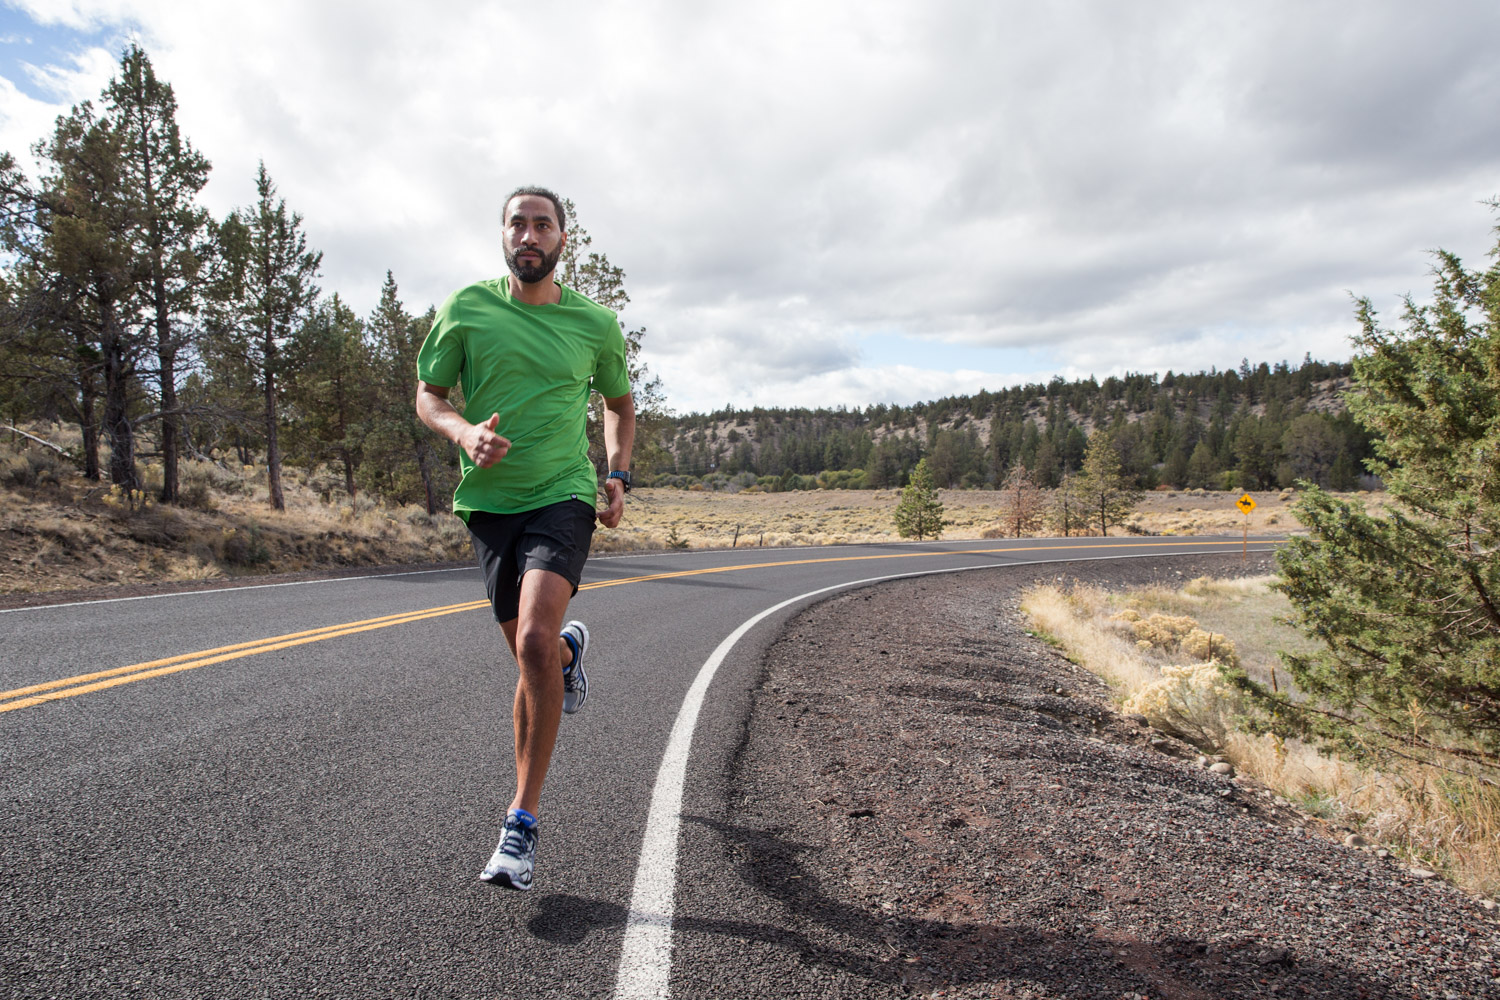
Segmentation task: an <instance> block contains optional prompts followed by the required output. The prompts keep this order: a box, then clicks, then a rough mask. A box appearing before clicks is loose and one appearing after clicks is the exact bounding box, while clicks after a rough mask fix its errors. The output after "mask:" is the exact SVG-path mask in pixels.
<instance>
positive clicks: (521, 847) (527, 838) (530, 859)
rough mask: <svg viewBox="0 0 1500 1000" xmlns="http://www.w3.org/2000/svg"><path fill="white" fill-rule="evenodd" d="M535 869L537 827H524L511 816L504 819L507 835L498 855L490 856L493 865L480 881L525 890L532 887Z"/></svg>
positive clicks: (496, 852) (501, 841) (481, 874)
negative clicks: (532, 874)
mask: <svg viewBox="0 0 1500 1000" xmlns="http://www.w3.org/2000/svg"><path fill="white" fill-rule="evenodd" d="M535 867H536V827H535V826H527V825H525V824H524V823H522V822H521V820H520V818H519V817H517V816H516V815H515V814H514V813H511V814H509V815H507V816H506V817H505V832H504V833H503V834H501V836H500V844H499V846H497V847H496V848H495V853H494V854H492V855H490V863H489V864H487V865H485V866H484V871H482V872H480V873H479V880H480V881H481V882H488V883H490V884H491V885H503V886H505V887H506V888H509V889H520V890H523V891H524V890H526V889H530V888H531V872H532V869H533V868H535Z"/></svg>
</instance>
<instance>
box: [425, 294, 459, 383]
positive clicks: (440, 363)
mask: <svg viewBox="0 0 1500 1000" xmlns="http://www.w3.org/2000/svg"><path fill="white" fill-rule="evenodd" d="M457 314H458V296H457V295H456V294H455V295H452V296H449V298H448V301H446V302H444V303H443V304H442V306H440V307H439V308H438V311H437V315H436V317H434V319H433V321H432V329H431V330H429V331H428V332H427V339H426V340H424V341H422V350H421V351H419V352H418V353H417V378H419V379H421V380H422V381H423V382H426V383H427V384H428V385H440V386H443V387H444V388H448V389H451V388H453V387H454V386H455V385H457V384H458V380H459V376H460V375H462V374H463V370H464V338H463V327H462V326H461V325H460V324H459V322H458V319H457Z"/></svg>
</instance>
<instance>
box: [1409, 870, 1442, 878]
mask: <svg viewBox="0 0 1500 1000" xmlns="http://www.w3.org/2000/svg"><path fill="white" fill-rule="evenodd" d="M1411 877H1412V878H1420V879H1429V878H1437V872H1430V871H1428V870H1427V869H1426V868H1413V869H1412V870H1411Z"/></svg>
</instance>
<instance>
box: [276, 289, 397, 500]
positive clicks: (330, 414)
mask: <svg viewBox="0 0 1500 1000" xmlns="http://www.w3.org/2000/svg"><path fill="white" fill-rule="evenodd" d="M364 334H365V328H364V324H363V323H361V322H360V320H359V317H358V316H356V315H355V314H354V310H353V309H351V308H349V306H347V305H346V304H345V303H344V301H343V299H341V298H340V297H339V296H338V294H337V293H335V294H334V296H333V298H332V299H330V300H329V301H328V302H326V303H324V304H323V305H321V306H319V307H318V309H317V310H316V311H315V312H314V313H313V315H312V316H311V318H309V319H308V321H307V322H306V323H304V324H303V325H302V328H301V329H300V330H299V331H298V332H297V334H296V336H295V338H294V342H293V344H292V345H291V347H290V349H289V350H290V353H291V354H293V355H294V356H295V357H296V358H297V359H298V364H297V366H296V370H295V372H294V377H293V379H292V381H291V383H290V385H289V386H288V398H289V402H290V403H291V404H292V406H293V407H294V408H295V410H296V412H297V420H296V423H295V425H294V428H293V429H294V430H295V433H296V437H297V443H298V445H299V447H300V450H301V452H302V453H303V454H304V455H305V456H306V458H307V461H308V464H309V465H315V464H317V463H318V462H323V461H336V462H337V463H338V465H339V468H340V469H341V471H342V472H343V477H344V491H345V492H346V493H348V495H349V499H350V500H353V499H354V497H355V493H356V491H357V485H356V482H355V475H356V474H357V473H358V471H359V467H360V463H361V462H363V460H364V436H365V433H366V428H367V425H368V424H369V421H370V418H371V415H372V414H374V413H376V412H377V411H378V410H380V409H382V405H381V404H380V403H378V402H377V395H376V376H375V371H374V362H373V358H372V357H371V351H370V347H369V345H368V344H366V343H365V336H364Z"/></svg>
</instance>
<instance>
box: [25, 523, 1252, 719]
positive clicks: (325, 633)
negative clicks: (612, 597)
mask: <svg viewBox="0 0 1500 1000" xmlns="http://www.w3.org/2000/svg"><path fill="white" fill-rule="evenodd" d="M1235 544H1238V543H1236V542H1120V543H1112V544H1098V545H1087V546H1085V545H1064V546H1058V545H1034V546H1027V547H1023V548H1004V549H965V550H959V551H952V550H946V551H936V552H893V553H882V554H880V555H870V556H825V557H821V558H817V559H788V560H783V561H781V562H758V563H741V564H739V565H736V566H713V567H706V568H702V569H688V570H678V571H676V572H672V573H652V574H649V575H646V576H631V577H623V578H621V579H617V580H599V581H597V582H594V583H586V584H584V585H583V586H581V587H579V588H578V589H579V590H598V589H600V588H602V587H619V586H622V585H625V584H631V583H646V582H649V581H653V580H671V579H677V578H681V577H687V576H705V575H707V574H710V573H736V572H740V571H742V570H748V569H774V568H777V567H784V566H806V565H809V564H812V563H835V562H866V561H869V560H875V559H914V558H921V557H924V556H926V557H930V556H965V555H1009V554H1011V553H1013V552H1041V551H1046V552H1058V551H1062V550H1065V549H1085V548H1086V549H1089V550H1095V549H1121V548H1144V547H1156V548H1160V547H1163V546H1193V547H1199V548H1201V547H1204V546H1208V545H1235ZM489 606H490V602H489V601H465V602H463V603H462V604H446V605H443V606H442V607H437V608H423V609H421V610H418V611H405V612H402V613H400V614H394V615H385V616H384V617H381V618H366V619H364V620H363V621H357V622H346V623H344V624H341V625H325V626H323V627H322V628H314V629H308V630H306V631H304V632H289V633H287V634H286V635H278V636H272V637H270V638H268V639H254V640H251V641H249V642H239V643H235V644H234V645H232V646H219V647H217V648H215V649H204V650H199V651H198V652H196V653H183V654H181V655H180V656H169V657H167V658H166V659H163V660H149V661H147V662H145V663H132V664H131V665H130V666H127V667H115V668H113V669H111V670H100V671H98V672H96V673H92V674H79V675H77V676H76V677H64V678H62V679H61V680H55V681H47V682H45V683H42V684H32V685H31V686H29V687H21V688H15V689H14V690H11V691H0V712H10V711H14V710H15V709H18V708H31V707H32V706H34V705H41V704H45V703H46V702H49V701H57V700H59V699H62V698H72V697H74V696H76V695H80V694H89V693H91V692H93V691H103V690H105V689H107V688H112V687H118V686H119V685H121V684H131V683H134V682H135V681H144V680H150V679H151V678H153V677H164V676H166V675H167V674H175V673H180V672H181V671H184V670H196V669H197V668H199V667H206V666H209V665H210V664H214V663H223V662H224V661H225V660H238V659H240V658H242V657H246V656H256V655H258V654H260V653H273V652H275V651H277V650H279V649H291V648H292V647H293V646H304V645H306V644H307V643H310V642H322V641H323V640H325V639H337V638H339V637H341V636H346V635H354V634H356V633H358V632H369V631H371V630H373V629H379V628H390V627H391V626H393V625H406V624H408V623H410V622H419V621H423V620H425V619H428V618H441V617H442V616H443V615H453V614H458V613H459V612H461V611H475V610H478V609H480V608H488V607H489Z"/></svg>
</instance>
